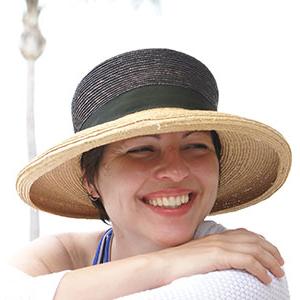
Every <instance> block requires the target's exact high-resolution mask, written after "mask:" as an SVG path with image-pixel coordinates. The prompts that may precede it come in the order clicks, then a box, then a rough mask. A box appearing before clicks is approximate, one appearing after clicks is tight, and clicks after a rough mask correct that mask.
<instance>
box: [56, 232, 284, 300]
mask: <svg viewBox="0 0 300 300" xmlns="http://www.w3.org/2000/svg"><path fill="white" fill-rule="evenodd" d="M282 264H283V259H282V258H281V255H280V253H279V252H278V250H277V249H276V247H274V246H273V245H272V244H271V243H269V242H268V241H266V240H265V239H263V238H262V237H260V236H259V235H257V234H255V233H252V232H249V231H247V230H245V229H238V230H228V231H225V232H223V233H220V234H213V235H210V236H206V237H204V238H202V239H199V240H194V241H191V242H189V243H186V244H184V245H181V246H177V247H173V248H169V249H165V250H162V251H158V252H153V253H149V254H145V255H139V256H135V257H131V258H127V259H123V260H119V261H114V262H111V263H107V264H103V265H98V266H93V267H89V268H83V269H79V270H74V271H73V272H69V273H67V274H66V275H65V276H64V278H63V279H62V280H61V283H60V285H59V287H58V289H57V293H56V297H55V299H56V300H61V299H83V298H82V295H84V299H112V298H116V297H121V296H124V295H128V294H132V293H135V292H138V291H143V290H147V289H152V288H156V287H160V286H163V285H166V284H169V283H170V282H172V281H173V280H175V279H177V278H180V277H185V276H190V275H194V274H199V273H201V274H205V273H209V272H212V271H215V270H227V269H240V270H246V271H247V272H249V273H250V274H252V275H254V276H255V277H257V278H258V279H259V280H260V281H261V282H262V283H264V284H269V283H270V282H271V281H272V278H271V276H270V275H269V273H268V272H271V273H272V274H273V275H274V276H275V277H282V276H283V275H284V272H283V270H282V269H281V265H282Z"/></svg>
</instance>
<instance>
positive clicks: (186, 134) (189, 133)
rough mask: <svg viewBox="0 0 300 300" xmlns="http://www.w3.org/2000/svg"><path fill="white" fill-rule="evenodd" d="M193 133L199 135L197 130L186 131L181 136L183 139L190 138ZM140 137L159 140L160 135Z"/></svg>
mask: <svg viewBox="0 0 300 300" xmlns="http://www.w3.org/2000/svg"><path fill="white" fill-rule="evenodd" d="M193 133H201V131H198V130H194V131H188V132H186V133H185V134H184V135H183V138H186V137H188V136H190V135H191V134H193ZM141 137H152V138H155V139H158V140H160V135H159V134H149V135H144V136H141Z"/></svg>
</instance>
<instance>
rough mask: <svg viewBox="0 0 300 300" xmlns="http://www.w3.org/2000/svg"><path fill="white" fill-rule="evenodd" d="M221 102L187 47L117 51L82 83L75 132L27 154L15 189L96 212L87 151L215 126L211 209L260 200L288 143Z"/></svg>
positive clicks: (283, 162)
mask: <svg viewBox="0 0 300 300" xmlns="http://www.w3.org/2000/svg"><path fill="white" fill-rule="evenodd" d="M217 105H218V89H217V85H216V82H215V79H214V77H213V75H212V74H211V72H210V71H209V70H208V69H207V68H206V67H205V66H204V65H203V64H202V63H201V62H200V61H198V60H197V59H195V58H193V57H191V56H189V55H186V54H184V53H181V52H177V51H173V50H169V49H143V50H137V51H131V52H127V53H124V54H121V55H118V56H115V57H113V58H111V59H109V60H107V61H105V62H103V63H102V64H100V65H98V66H97V67H95V68H94V69H93V70H92V71H91V72H90V73H88V74H87V75H86V76H85V77H84V78H83V80H82V81H81V82H80V84H79V85H78V87H77V90H76V92H75V95H74V98H73V102H72V116H73V125H74V130H75V134H74V135H73V136H72V137H71V138H69V139H67V140H65V141H63V142H62V143H60V144H58V145H56V146H55V147H53V148H51V149H49V150H48V151H46V152H45V153H43V154H41V155H39V156H38V157H36V158H35V159H34V160H33V161H32V162H30V163H29V164H28V165H27V166H26V167H25V168H24V169H23V170H22V171H21V172H20V174H19V176H18V178H17V191H18V193H19V195H20V197H21V198H22V199H23V200H24V201H25V202H26V203H28V204H29V205H31V206H33V207H35V208H38V209H41V210H44V211H47V212H50V213H54V214H58V215H63V216H68V217H76V218H98V211H97V209H96V208H95V207H94V206H93V205H92V204H91V203H90V201H89V199H88V195H87V193H86V191H85V189H84V188H83V186H82V175H81V169H80V158H81V154H82V153H83V152H85V151H88V150H90V149H92V148H95V147H97V146H101V145H105V144H109V143H112V142H115V141H119V140H122V139H127V138H130V137H135V136H140V135H147V134H161V133H167V132H177V131H190V130H216V131H217V132H218V134H219V137H220V141H221V146H222V153H221V160H220V167H221V174H220V186H219V191H218V196H217V200H216V202H215V205H214V207H213V210H212V214H217V213H225V212H230V211H233V210H238V209H241V208H244V207H247V206H250V205H253V204H256V203H258V202H260V201H262V200H264V199H266V198H268V197H270V196H271V195H272V194H273V193H274V192H275V191H276V190H277V189H278V188H280V186H281V185H282V184H283V183H284V181H285V180H286V178H287V175H288V172H289V169H290V165H291V152H290V148H289V145H288V143H287V142H286V141H285V139H284V138H283V137H282V135H281V134H280V133H278V132H277V131H276V130H274V129H273V128H271V127H269V126H267V125H265V124H262V123H259V122H256V121H253V120H249V119H245V118H241V117H238V116H234V115H229V114H225V113H221V112H217Z"/></svg>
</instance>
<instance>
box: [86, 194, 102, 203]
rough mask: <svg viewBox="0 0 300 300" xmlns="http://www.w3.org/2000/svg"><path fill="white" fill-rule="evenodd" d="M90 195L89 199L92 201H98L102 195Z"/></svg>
mask: <svg viewBox="0 0 300 300" xmlns="http://www.w3.org/2000/svg"><path fill="white" fill-rule="evenodd" d="M88 197H89V199H90V200H91V201H92V202H97V201H98V200H99V199H100V197H93V196H92V195H90V194H89V195H88Z"/></svg>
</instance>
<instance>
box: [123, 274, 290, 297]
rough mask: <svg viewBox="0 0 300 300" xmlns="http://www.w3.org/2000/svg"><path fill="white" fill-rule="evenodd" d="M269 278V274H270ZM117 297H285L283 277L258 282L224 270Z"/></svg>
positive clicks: (285, 282)
mask: <svg viewBox="0 0 300 300" xmlns="http://www.w3.org/2000/svg"><path fill="white" fill-rule="evenodd" d="M272 277H273V276H272ZM118 299H119V300H121V299H122V300H136V299H138V300H157V299H162V300H288V299H290V297H289V291H288V286H287V281H286V279H285V277H283V278H280V279H277V278H274V277H273V280H272V282H271V283H270V284H268V285H265V284H263V283H261V282H260V281H259V280H258V279H257V278H256V277H254V276H252V275H250V274H249V273H247V272H244V271H238V270H225V271H215V272H210V273H207V274H199V275H194V276H190V277H183V278H180V279H177V280H175V281H173V282H172V283H170V284H168V285H165V286H162V287H159V288H156V289H152V290H147V291H143V292H139V293H135V294H132V295H128V296H125V297H121V298H118Z"/></svg>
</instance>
